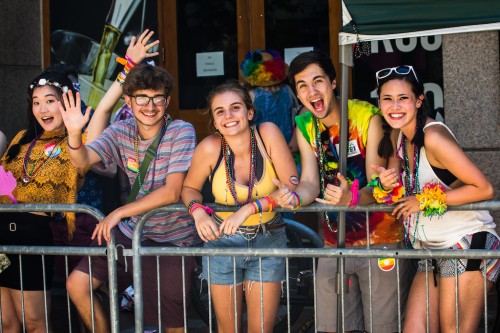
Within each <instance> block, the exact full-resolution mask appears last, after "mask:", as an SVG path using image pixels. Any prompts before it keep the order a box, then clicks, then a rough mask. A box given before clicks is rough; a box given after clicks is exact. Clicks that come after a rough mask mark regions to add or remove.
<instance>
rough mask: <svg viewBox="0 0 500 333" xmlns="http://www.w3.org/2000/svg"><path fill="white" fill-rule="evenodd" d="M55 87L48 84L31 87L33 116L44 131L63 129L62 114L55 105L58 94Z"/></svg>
mask: <svg viewBox="0 0 500 333" xmlns="http://www.w3.org/2000/svg"><path fill="white" fill-rule="evenodd" d="M56 89H57V88H54V87H51V86H49V85H45V86H39V87H36V88H34V89H33V93H32V95H31V109H32V112H33V116H34V117H35V119H36V120H37V121H38V123H39V124H40V125H41V126H42V128H43V130H44V131H46V132H52V131H57V132H62V131H64V122H63V120H62V115H61V112H60V111H59V108H58V107H57V101H58V100H59V98H60V95H59V94H58V93H57V91H56Z"/></svg>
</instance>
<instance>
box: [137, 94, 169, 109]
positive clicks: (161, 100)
mask: <svg viewBox="0 0 500 333" xmlns="http://www.w3.org/2000/svg"><path fill="white" fill-rule="evenodd" d="M130 97H133V98H135V103H136V104H137V105H139V106H146V105H148V104H149V101H153V104H154V105H156V106H164V105H166V104H167V97H166V96H165V95H156V96H153V97H149V96H146V95H136V96H130Z"/></svg>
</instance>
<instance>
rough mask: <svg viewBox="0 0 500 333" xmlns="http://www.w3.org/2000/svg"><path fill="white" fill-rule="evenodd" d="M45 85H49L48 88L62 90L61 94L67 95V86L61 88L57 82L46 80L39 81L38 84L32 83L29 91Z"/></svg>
mask: <svg viewBox="0 0 500 333" xmlns="http://www.w3.org/2000/svg"><path fill="white" fill-rule="evenodd" d="M45 85H49V86H53V87H56V88H59V89H61V90H62V92H63V93H67V92H68V90H69V88H68V87H67V86H63V85H62V84H60V83H59V82H55V81H50V80H47V79H39V80H38V82H33V83H32V84H31V85H30V89H31V90H33V89H34V88H35V87H42V86H45Z"/></svg>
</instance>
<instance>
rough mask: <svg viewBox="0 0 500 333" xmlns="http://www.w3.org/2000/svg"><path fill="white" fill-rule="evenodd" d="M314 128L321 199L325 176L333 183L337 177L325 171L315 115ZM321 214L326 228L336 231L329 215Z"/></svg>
mask: <svg viewBox="0 0 500 333" xmlns="http://www.w3.org/2000/svg"><path fill="white" fill-rule="evenodd" d="M314 130H315V132H316V140H315V142H314V144H315V146H316V153H317V156H316V158H317V160H318V164H319V180H320V184H321V197H322V198H323V199H325V189H326V185H325V182H326V179H327V178H328V179H330V180H331V182H332V183H333V184H335V183H337V182H338V179H337V177H335V176H332V175H329V174H327V172H326V171H325V164H326V162H325V160H326V156H325V147H324V146H323V143H322V142H321V133H320V131H319V119H318V118H316V117H314ZM323 216H324V217H325V221H326V225H327V226H328V229H330V231H331V232H334V233H336V232H337V230H336V229H334V228H333V227H332V225H331V223H330V217H329V216H328V212H323Z"/></svg>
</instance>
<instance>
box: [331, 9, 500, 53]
mask: <svg viewBox="0 0 500 333" xmlns="http://www.w3.org/2000/svg"><path fill="white" fill-rule="evenodd" d="M342 18H343V26H342V32H341V34H340V38H339V43H340V44H342V45H345V44H352V43H355V42H356V33H357V34H358V35H359V38H360V40H380V39H393V38H403V37H417V36H426V35H437V34H445V33H458V32H469V31H484V30H500V0H343V3H342ZM355 30H356V31H355Z"/></svg>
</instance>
